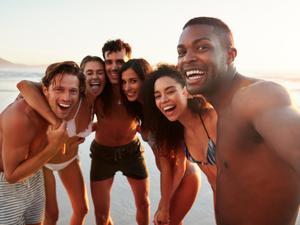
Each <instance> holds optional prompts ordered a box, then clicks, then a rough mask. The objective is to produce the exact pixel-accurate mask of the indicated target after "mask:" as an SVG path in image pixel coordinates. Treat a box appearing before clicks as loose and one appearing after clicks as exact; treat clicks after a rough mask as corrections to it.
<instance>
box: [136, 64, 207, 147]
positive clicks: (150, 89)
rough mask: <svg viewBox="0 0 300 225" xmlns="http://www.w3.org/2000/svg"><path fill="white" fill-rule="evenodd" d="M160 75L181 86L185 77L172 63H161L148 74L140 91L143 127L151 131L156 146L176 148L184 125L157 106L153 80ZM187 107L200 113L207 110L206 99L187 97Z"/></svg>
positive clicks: (183, 84) (182, 138)
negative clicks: (173, 119) (168, 116)
mask: <svg viewBox="0 0 300 225" xmlns="http://www.w3.org/2000/svg"><path fill="white" fill-rule="evenodd" d="M161 77H170V78H172V79H174V80H175V81H176V82H177V83H179V84H180V85H181V87H182V88H183V87H184V86H185V79H184V77H183V76H182V74H181V73H180V72H179V71H178V70H177V68H176V67H175V66H173V65H168V64H162V65H159V66H158V68H157V69H156V70H154V71H153V72H152V73H150V74H149V76H148V78H147V79H146V80H145V82H144V84H143V87H142V90H143V92H142V93H141V99H142V102H143V112H144V120H145V127H147V129H148V130H149V131H150V132H151V133H152V135H153V137H154V140H155V143H156V145H157V146H158V147H167V148H169V149H178V148H179V147H180V146H181V144H182V141H183V140H184V127H183V126H182V124H181V123H180V122H179V121H169V120H168V119H167V118H166V117H165V116H164V115H163V114H162V113H161V111H160V110H159V109H158V108H157V106H156V104H155V98H154V85H155V82H156V81H157V80H158V79H159V78H161ZM188 107H189V109H190V110H191V111H192V112H193V113H197V114H201V113H203V112H204V111H206V110H207V104H206V101H205V100H204V99H203V101H202V100H198V99H197V100H196V99H188Z"/></svg>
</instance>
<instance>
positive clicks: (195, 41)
mask: <svg viewBox="0 0 300 225" xmlns="http://www.w3.org/2000/svg"><path fill="white" fill-rule="evenodd" d="M201 41H211V39H210V38H208V37H201V38H198V39H196V40H194V41H193V42H192V44H193V45H194V44H196V43H198V42H201ZM183 47H184V45H183V44H179V45H177V48H183Z"/></svg>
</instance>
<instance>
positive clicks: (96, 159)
mask: <svg viewBox="0 0 300 225" xmlns="http://www.w3.org/2000/svg"><path fill="white" fill-rule="evenodd" d="M90 150H91V153H90V157H91V159H92V162H91V171H90V179H91V181H100V180H105V179H108V178H111V177H113V176H114V175H115V173H116V172H117V171H121V172H122V173H123V175H125V176H127V177H131V178H134V179H138V180H140V179H145V178H147V177H148V171H147V167H146V162H145V159H144V148H143V146H142V145H141V143H140V140H139V139H138V138H136V139H135V140H134V141H132V142H130V143H129V144H127V145H122V146H117V147H108V146H103V145H101V144H98V143H97V142H96V141H95V140H93V142H92V144H91V148H90Z"/></svg>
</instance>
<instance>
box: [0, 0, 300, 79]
mask: <svg viewBox="0 0 300 225" xmlns="http://www.w3.org/2000/svg"><path fill="white" fill-rule="evenodd" d="M298 2H299V1H298V0H285V1H282V0H251V1H243V0H224V1H221V0H210V1H208V0H206V1H203V0H184V1H183V0H148V1H145V0H118V1H117V0H109V1H108V0H105V1H102V0H85V1H75V0H49V1H45V0H23V1H20V0H0V28H1V34H0V57H1V58H4V59H7V60H9V61H12V62H14V63H24V64H31V65H37V64H50V63H52V62H55V61H61V60H74V61H77V62H79V61H80V60H81V59H82V58H83V57H84V56H85V55H87V54H91V55H100V56H101V47H102V45H103V43H104V42H105V41H107V40H108V39H115V38H121V39H123V40H124V41H126V42H129V43H130V44H131V46H132V48H133V57H144V58H145V59H147V60H148V61H149V62H150V63H152V64H156V63H158V62H168V63H176V61H177V53H176V46H177V42H178V38H179V35H180V33H181V29H182V26H183V25H184V24H185V22H187V20H189V19H190V18H193V17H196V16H213V17H218V18H220V19H222V20H223V21H224V22H226V23H227V24H228V25H229V27H230V28H231V29H232V31H233V35H234V38H235V44H236V48H237V50H238V56H237V59H236V65H237V67H238V68H239V70H240V71H247V72H248V71H250V72H256V71H260V72H261V71H267V72H278V73H282V72H288V73H289V72H300V57H299V52H300V43H299V42H300V29H299V22H300V13H299V12H298V11H299V8H300V7H299V6H300V3H298Z"/></svg>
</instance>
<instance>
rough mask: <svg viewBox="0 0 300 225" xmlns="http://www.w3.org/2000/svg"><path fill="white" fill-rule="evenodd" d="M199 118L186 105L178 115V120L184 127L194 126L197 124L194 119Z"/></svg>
mask: <svg viewBox="0 0 300 225" xmlns="http://www.w3.org/2000/svg"><path fill="white" fill-rule="evenodd" d="M197 119H199V116H198V115H197V114H195V113H193V112H192V111H191V110H190V109H189V108H188V106H187V107H186V109H185V111H184V112H183V113H182V114H181V115H180V117H179V118H178V121H179V122H180V123H181V124H182V126H183V127H184V129H192V128H193V127H194V126H199V124H198V123H197V122H195V120H197Z"/></svg>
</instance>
